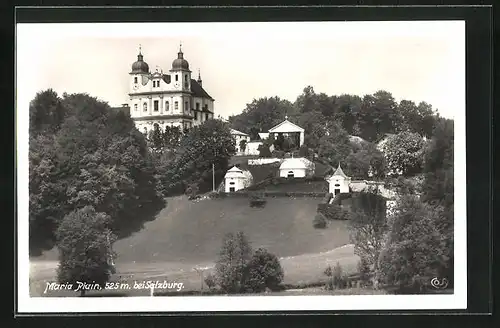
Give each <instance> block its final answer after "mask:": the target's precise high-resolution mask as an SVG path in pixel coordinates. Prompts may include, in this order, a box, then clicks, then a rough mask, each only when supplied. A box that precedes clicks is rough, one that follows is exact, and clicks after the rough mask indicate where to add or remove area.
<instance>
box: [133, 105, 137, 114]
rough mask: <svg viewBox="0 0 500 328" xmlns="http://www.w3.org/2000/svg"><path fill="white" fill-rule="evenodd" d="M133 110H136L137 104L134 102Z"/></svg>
mask: <svg viewBox="0 0 500 328" xmlns="http://www.w3.org/2000/svg"><path fill="white" fill-rule="evenodd" d="M134 111H136V112H137V104H134Z"/></svg>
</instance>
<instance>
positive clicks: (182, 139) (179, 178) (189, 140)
mask: <svg viewBox="0 0 500 328" xmlns="http://www.w3.org/2000/svg"><path fill="white" fill-rule="evenodd" d="M172 136H174V137H173V138H172ZM172 139H175V142H173V143H171V144H173V145H174V146H173V147H171V148H169V147H163V148H161V147H160V148H161V149H163V150H162V151H160V152H157V153H156V154H155V156H154V157H155V163H156V169H157V178H158V182H159V188H160V190H159V191H160V192H161V193H162V194H163V195H164V196H172V195H179V194H183V193H185V192H189V193H190V194H191V195H193V196H194V195H195V194H196V193H197V192H198V191H199V192H206V191H209V190H211V189H212V186H213V182H214V181H213V173H214V172H213V170H212V165H213V169H214V171H215V187H216V188H217V187H218V185H219V184H220V183H221V182H222V179H223V177H224V175H225V173H226V171H227V170H228V168H229V160H230V158H231V156H233V155H234V154H235V152H236V148H235V142H234V140H233V138H232V136H231V133H230V129H229V125H228V124H227V123H225V122H223V121H221V120H208V121H205V122H204V123H203V124H201V125H198V126H195V127H193V128H191V129H190V130H189V131H186V133H185V134H183V135H182V136H180V135H179V134H178V131H176V130H175V128H174V129H169V128H167V129H166V130H165V133H164V142H166V140H172ZM193 191H196V192H193Z"/></svg>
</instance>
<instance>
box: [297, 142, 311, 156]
mask: <svg viewBox="0 0 500 328" xmlns="http://www.w3.org/2000/svg"><path fill="white" fill-rule="evenodd" d="M299 156H300V157H309V148H308V147H307V146H306V145H302V146H300V148H299Z"/></svg>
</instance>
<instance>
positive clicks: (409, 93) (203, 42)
mask: <svg viewBox="0 0 500 328" xmlns="http://www.w3.org/2000/svg"><path fill="white" fill-rule="evenodd" d="M180 42H182V50H183V52H184V58H185V59H186V60H188V62H189V65H190V69H191V71H192V78H196V77H197V76H198V69H200V70H201V76H202V79H203V87H204V88H205V90H206V91H207V92H208V93H209V94H210V95H211V96H212V97H213V98H214V99H215V104H214V106H215V113H216V116H217V115H222V116H224V117H227V116H229V115H232V114H238V113H240V112H241V111H242V110H243V109H244V108H245V107H246V104H247V103H250V102H251V101H252V100H253V99H254V98H260V97H271V96H279V97H280V98H283V99H288V100H290V101H292V102H293V101H294V100H295V99H296V97H297V96H298V95H299V94H301V93H302V90H303V88H304V87H306V86H307V85H312V86H313V87H314V90H315V91H316V92H317V93H320V92H324V93H326V94H328V95H340V94H344V93H348V94H354V95H359V96H363V95H365V94H371V93H374V92H376V91H377V90H381V89H382V90H386V91H389V92H391V93H392V94H393V96H394V97H395V98H396V100H397V101H399V100H401V99H407V100H412V101H414V102H416V103H418V102H420V101H426V102H428V103H430V104H431V105H432V106H433V107H434V108H437V109H438V110H439V113H440V114H441V115H442V116H445V117H449V118H453V117H456V115H457V113H459V114H463V113H465V22H463V21H432V22H431V21H427V22H416V21H412V22H291V23H288V22H287V23H284V22H283V23H282V22H276V23H134V24H130V23H119V24H118V23H113V24H112V23H108V24H18V25H17V44H16V55H17V57H16V60H17V62H16V68H17V71H16V74H17V75H16V76H17V97H18V98H17V101H18V102H17V104H18V111H23V110H24V109H27V108H28V104H29V101H30V100H31V99H33V97H34V96H35V94H36V92H38V91H41V90H45V89H47V88H53V89H54V90H55V91H56V92H57V93H58V94H62V93H63V92H68V93H74V92H86V93H88V94H90V95H92V96H95V97H97V98H99V99H101V100H104V101H107V102H108V103H109V104H110V105H111V106H120V105H121V104H122V103H125V102H127V97H128V96H127V93H128V91H129V90H128V82H129V80H128V79H129V75H128V73H129V72H130V70H131V65H132V63H133V62H134V61H136V59H137V54H138V48H139V44H141V45H142V53H143V55H144V60H145V61H146V62H147V63H148V64H149V67H150V70H151V71H152V72H154V71H155V69H156V68H157V67H159V68H161V69H163V71H164V72H165V73H167V72H168V70H169V69H170V68H171V64H172V61H173V60H174V59H175V58H176V57H177V52H178V50H179V43H180Z"/></svg>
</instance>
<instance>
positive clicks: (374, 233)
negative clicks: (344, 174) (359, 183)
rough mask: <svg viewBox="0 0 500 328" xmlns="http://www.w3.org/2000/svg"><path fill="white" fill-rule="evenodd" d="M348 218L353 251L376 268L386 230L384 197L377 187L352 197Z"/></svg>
mask: <svg viewBox="0 0 500 328" xmlns="http://www.w3.org/2000/svg"><path fill="white" fill-rule="evenodd" d="M351 211H352V212H351V215H350V220H349V230H350V238H351V241H352V243H353V244H354V252H355V254H356V255H358V256H359V257H360V258H363V259H365V260H366V261H367V262H368V264H369V265H371V266H373V267H374V270H376V269H377V260H378V257H379V254H380V252H381V250H382V246H383V241H384V237H385V234H386V232H387V220H386V215H385V214H386V213H385V199H384V198H383V197H382V196H381V195H380V193H379V191H378V190H377V189H373V190H370V191H369V192H360V193H358V194H357V195H356V196H355V197H353V204H352V210H351Z"/></svg>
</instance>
